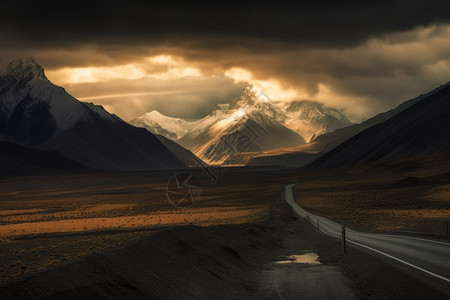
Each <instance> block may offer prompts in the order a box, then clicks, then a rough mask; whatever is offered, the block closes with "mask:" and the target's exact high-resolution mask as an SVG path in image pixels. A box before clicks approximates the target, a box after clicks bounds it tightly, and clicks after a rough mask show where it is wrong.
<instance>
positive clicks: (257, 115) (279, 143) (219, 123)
mask: <svg viewBox="0 0 450 300" xmlns="http://www.w3.org/2000/svg"><path fill="white" fill-rule="evenodd" d="M130 123H131V124H133V125H136V126H140V127H144V128H146V129H148V130H149V131H150V132H153V133H157V134H161V135H164V136H165V137H166V138H169V139H172V140H174V141H176V142H177V143H179V144H180V145H182V146H183V147H185V148H188V149H190V150H191V151H192V152H194V153H195V154H196V155H197V156H199V157H201V158H202V159H203V160H205V161H208V162H210V163H224V162H228V158H229V157H230V156H234V157H235V156H236V155H240V154H243V153H248V152H249V151H255V152H261V151H266V150H271V149H275V148H280V147H294V146H299V145H303V144H305V142H306V141H309V140H311V139H313V138H315V137H316V136H318V135H320V134H322V133H325V132H328V131H330V130H334V129H336V128H340V127H343V126H347V125H349V124H351V122H350V121H349V120H348V119H347V118H346V117H345V116H344V115H343V114H342V113H341V112H340V111H338V110H336V109H332V108H327V107H325V106H324V105H323V104H320V103H317V102H313V101H294V102H291V103H289V104H288V105H284V106H281V107H279V106H277V105H275V104H274V103H272V102H271V101H270V100H269V99H268V98H267V97H265V96H264V94H263V93H261V92H260V91H259V90H257V89H256V88H255V87H247V88H245V89H244V91H243V92H242V93H241V95H240V96H238V97H236V98H234V99H232V100H231V102H230V103H227V104H219V105H218V106H217V107H216V108H215V109H214V110H213V112H212V113H211V114H209V115H207V116H205V117H204V118H202V119H200V120H197V121H194V122H187V121H185V120H183V119H180V118H171V117H167V116H164V115H162V114H161V113H159V112H157V111H152V112H150V113H147V114H144V115H142V116H140V117H138V118H136V119H134V120H132V121H130ZM252 128H253V129H252ZM248 131H250V133H248ZM247 134H249V135H250V139H253V141H252V143H251V144H250V145H246V146H243V145H236V144H235V145H229V143H230V141H232V140H233V139H234V138H233V137H239V139H240V143H241V144H245V142H244V141H243V139H245V138H246V137H245V135H247ZM253 135H256V137H252V136H253ZM232 143H233V142H232Z"/></svg>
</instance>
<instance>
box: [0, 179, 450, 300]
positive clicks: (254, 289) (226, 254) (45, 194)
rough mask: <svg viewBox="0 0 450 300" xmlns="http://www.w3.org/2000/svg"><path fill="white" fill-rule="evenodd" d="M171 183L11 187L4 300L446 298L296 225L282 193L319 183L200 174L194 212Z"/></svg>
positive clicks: (4, 210)
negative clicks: (175, 201) (290, 186)
mask: <svg viewBox="0 0 450 300" xmlns="http://www.w3.org/2000/svg"><path fill="white" fill-rule="evenodd" d="M172 175H173V174H171V173H159V174H147V173H113V174H106V173H95V174H82V175H65V176H40V177H38V176H30V177H22V178H11V179H4V180H1V181H0V199H1V201H0V250H1V251H0V298H5V299H7V298H43V297H45V298H47V299H60V298H65V299H71V298H80V297H83V298H88V299H91V298H102V297H103V298H105V297H106V298H149V297H156V298H188V299H194V298H203V299H211V298H215V299H229V298H234V299H237V298H241V299H242V298H259V299H261V298H263V299H264V298H266V299H269V298H270V299H273V298H275V299H276V298H279V299H281V298H297V297H298V296H299V295H302V296H303V297H308V296H305V295H309V297H310V298H314V297H316V298H322V297H327V298H335V299H339V298H352V297H356V298H403V297H405V298H406V297H408V298H410V299H427V298H429V299H440V298H445V295H442V294H440V292H438V291H435V290H434V289H433V288H432V287H430V286H428V285H426V284H424V283H421V282H419V281H417V280H416V279H414V278H411V277H409V276H408V275H407V272H406V271H404V270H399V269H396V268H395V267H394V266H392V265H390V264H387V263H385V262H384V261H382V260H380V259H379V258H376V257H373V256H370V255H369V254H367V253H363V252H360V251H359V250H357V249H352V248H351V249H349V255H347V256H345V257H343V256H342V255H341V251H340V245H339V244H338V243H337V241H335V240H333V239H330V238H328V237H325V236H323V235H320V234H319V233H318V232H317V231H316V230H315V229H314V227H312V226H311V225H310V224H309V223H308V222H306V221H304V220H300V219H298V218H297V217H296V216H295V215H294V214H293V212H292V211H291V209H290V207H289V206H288V205H287V204H286V203H285V201H284V193H283V191H284V186H285V185H286V184H287V183H290V182H293V181H300V182H301V183H300V185H299V189H300V192H301V193H296V194H299V195H300V194H304V192H305V191H303V190H301V189H302V188H304V185H303V182H305V180H306V178H310V180H313V179H311V178H313V177H311V174H309V175H306V173H304V174H296V175H290V174H281V175H280V173H267V172H266V173H262V172H246V171H245V170H244V171H241V172H235V171H226V172H224V173H223V175H222V177H220V178H219V180H218V182H217V183H214V182H212V181H211V180H210V178H208V177H207V176H203V174H202V173H198V174H195V176H197V177H198V178H199V179H200V180H201V183H202V186H201V189H202V193H201V195H199V196H198V197H196V203H195V205H194V206H193V207H190V208H184V209H180V208H178V207H175V206H173V205H172V204H170V203H169V201H168V199H167V194H166V189H167V182H168V180H169V178H171V176H172ZM323 176H324V177H323V178H325V179H326V178H328V180H331V179H330V178H332V177H327V176H328V175H323ZM317 178H318V177H316V179H317ZM324 182H326V181H324ZM317 185H318V183H317V182H316V186H317ZM314 187H315V185H313V184H312V185H311V188H314ZM300 201H303V200H300ZM438 209H440V208H438ZM328 213H329V212H328ZM355 224H358V223H355ZM316 254H317V255H318V258H317V261H316V260H315V259H314V257H315V256H314V255H316ZM305 255H306V257H309V256H312V257H313V259H312V260H311V261H310V260H307V261H306V262H303V261H302V257H304V256H305ZM318 262H319V263H320V264H318ZM362 262H363V263H362ZM381 274H383V276H381Z"/></svg>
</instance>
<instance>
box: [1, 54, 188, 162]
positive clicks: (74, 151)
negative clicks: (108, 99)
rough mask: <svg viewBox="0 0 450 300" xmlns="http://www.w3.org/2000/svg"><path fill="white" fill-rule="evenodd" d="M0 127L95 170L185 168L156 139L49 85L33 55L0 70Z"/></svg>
mask: <svg viewBox="0 0 450 300" xmlns="http://www.w3.org/2000/svg"><path fill="white" fill-rule="evenodd" d="M0 132H1V133H2V134H4V135H7V136H10V137H12V138H13V139H15V140H17V141H19V142H20V143H21V144H23V145H25V146H29V147H36V148H40V149H45V150H58V151H59V152H61V153H62V154H63V155H64V156H66V157H68V158H70V159H73V160H75V161H78V162H80V163H82V164H84V165H87V166H89V167H92V168H96V169H108V170H111V169H120V170H136V169H139V170H143V169H164V168H183V167H185V166H186V164H184V163H183V162H182V160H181V159H180V158H178V157H177V156H176V155H175V154H174V153H172V152H171V151H170V150H168V149H167V147H165V146H164V145H163V144H162V143H161V142H160V141H159V139H158V138H156V137H155V136H154V135H152V134H151V133H150V132H148V131H146V130H145V129H142V128H136V127H134V126H131V125H130V124H128V123H126V122H124V121H123V120H121V119H120V118H119V117H117V116H115V115H112V114H110V113H108V112H107V111H106V110H104V109H103V107H101V106H97V105H94V104H92V103H84V102H80V101H78V100H77V99H75V98H73V97H72V96H71V95H69V94H68V93H67V92H66V91H65V90H64V89H63V88H61V87H58V86H55V85H54V84H52V83H51V82H50V81H49V80H48V79H47V78H46V76H45V74H44V69H43V68H42V67H41V66H40V65H39V64H38V63H36V61H34V60H33V59H18V60H14V61H12V62H11V63H9V64H8V65H7V66H6V67H5V68H4V69H2V70H1V71H0Z"/></svg>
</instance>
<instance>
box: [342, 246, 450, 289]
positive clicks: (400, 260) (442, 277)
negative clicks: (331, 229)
mask: <svg viewBox="0 0 450 300" xmlns="http://www.w3.org/2000/svg"><path fill="white" fill-rule="evenodd" d="M345 240H346V241H347V242H350V243H352V244H355V245H358V246H361V247H364V248H367V249H369V250H372V251H375V252H377V253H379V254H382V255H384V256H387V257H389V258H392V259H395V260H397V261H399V262H401V263H404V264H405V265H408V266H410V267H413V268H415V269H417V270H420V271H422V272H425V273H427V274H429V275H432V276H434V277H437V278H439V279H442V280H444V281H447V282H450V279H449V278H446V277H444V276H441V275H438V274H436V273H433V272H430V271H428V270H425V269H422V268H421V267H418V266H416V265H413V264H411V263H409V262H407V261H404V260H402V259H400V258H397V257H395V256H392V255H389V254H387V253H384V252H382V251H380V250H377V249H374V248H372V247H369V246H366V245H363V244H360V243H357V242H354V241H352V240H349V239H345Z"/></svg>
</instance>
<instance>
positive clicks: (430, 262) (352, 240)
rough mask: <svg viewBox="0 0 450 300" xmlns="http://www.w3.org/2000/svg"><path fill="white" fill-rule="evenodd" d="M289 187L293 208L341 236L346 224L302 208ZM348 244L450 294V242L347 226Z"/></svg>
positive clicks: (323, 229)
mask: <svg viewBox="0 0 450 300" xmlns="http://www.w3.org/2000/svg"><path fill="white" fill-rule="evenodd" d="M294 185H295V184H290V185H287V186H286V188H285V197H286V201H287V202H288V203H289V204H290V205H291V207H292V208H293V210H294V211H295V212H296V213H297V214H298V215H299V216H300V217H303V218H308V219H309V221H310V222H311V223H312V224H313V225H315V226H317V227H318V228H319V230H320V231H322V232H323V233H325V234H327V235H330V236H333V237H336V238H340V236H341V232H342V225H341V224H338V223H336V222H334V221H331V220H329V219H327V218H324V217H321V216H316V215H314V214H312V213H310V212H308V211H306V210H304V209H303V208H301V207H300V206H299V205H298V204H297V203H296V202H295V198H294V194H293V191H292V187H293V186H294ZM346 241H347V245H348V246H356V247H362V248H364V249H366V250H368V251H372V252H374V253H376V254H377V255H381V256H383V257H384V258H386V259H389V260H392V261H394V262H395V263H396V264H398V265H399V266H401V267H405V268H406V269H408V270H411V271H412V272H413V273H417V274H420V277H423V278H425V279H426V280H428V281H431V282H432V283H434V284H436V285H437V286H439V287H440V288H441V289H442V288H443V289H444V291H446V292H448V293H449V294H450V243H447V242H443V241H436V240H431V239H427V238H419V237H409V236H400V235H386V234H374V233H364V232H358V231H355V230H351V229H348V228H346Z"/></svg>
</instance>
